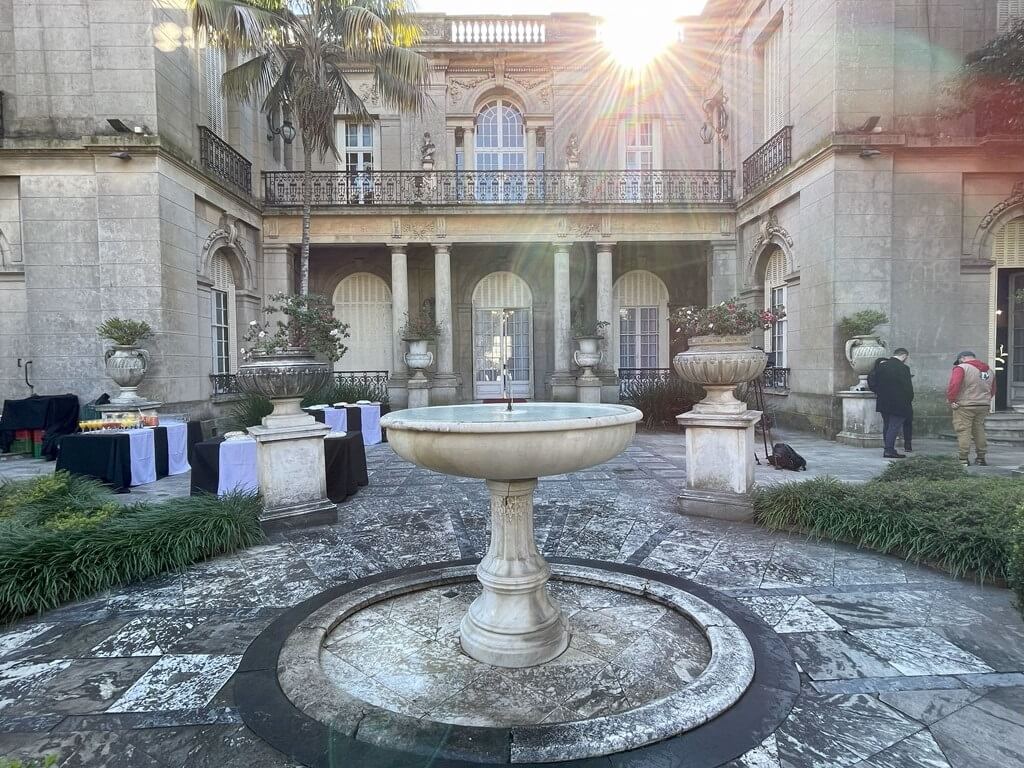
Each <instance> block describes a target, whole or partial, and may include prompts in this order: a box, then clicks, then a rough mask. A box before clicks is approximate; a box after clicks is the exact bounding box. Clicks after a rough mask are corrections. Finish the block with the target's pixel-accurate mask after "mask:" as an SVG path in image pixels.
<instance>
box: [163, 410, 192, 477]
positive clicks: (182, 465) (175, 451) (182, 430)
mask: <svg viewBox="0 0 1024 768" xmlns="http://www.w3.org/2000/svg"><path fill="white" fill-rule="evenodd" d="M160 426H161V427H165V428H166V429H167V474H168V475H183V474H185V473H186V472H188V471H189V470H190V469H191V467H190V466H189V465H188V441H187V438H188V426H187V425H186V424H185V423H184V422H181V421H169V422H167V423H165V424H161V425H160Z"/></svg>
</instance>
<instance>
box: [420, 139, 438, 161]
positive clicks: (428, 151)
mask: <svg viewBox="0 0 1024 768" xmlns="http://www.w3.org/2000/svg"><path fill="white" fill-rule="evenodd" d="M436 150H437V147H435V146H434V142H432V141H431V140H430V131H427V132H426V133H424V134H423V143H422V144H421V145H420V161H421V162H422V163H423V165H424V166H426V165H428V164H429V165H433V164H434V152H435V151H436Z"/></svg>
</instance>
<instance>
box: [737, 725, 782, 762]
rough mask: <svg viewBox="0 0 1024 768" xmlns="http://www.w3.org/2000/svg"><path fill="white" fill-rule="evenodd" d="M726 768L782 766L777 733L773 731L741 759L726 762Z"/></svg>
mask: <svg viewBox="0 0 1024 768" xmlns="http://www.w3.org/2000/svg"><path fill="white" fill-rule="evenodd" d="M724 768H781V764H780V763H779V745H778V744H777V743H776V741H775V734H774V733H773V734H772V735H771V736H769V737H768V738H767V739H765V740H764V741H762V742H761V743H760V744H759V745H758V746H756V747H755V748H754V749H752V750H750V751H749V752H747V753H746V754H745V755H743V756H742V757H740V758H739V759H737V760H733V761H732V762H731V763H726V764H725V767H724Z"/></svg>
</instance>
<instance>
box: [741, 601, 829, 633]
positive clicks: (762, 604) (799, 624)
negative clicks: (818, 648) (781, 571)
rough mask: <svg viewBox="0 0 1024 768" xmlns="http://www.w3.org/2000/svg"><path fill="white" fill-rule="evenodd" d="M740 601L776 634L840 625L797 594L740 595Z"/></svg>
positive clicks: (823, 629) (826, 630)
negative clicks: (741, 596)
mask: <svg viewBox="0 0 1024 768" xmlns="http://www.w3.org/2000/svg"><path fill="white" fill-rule="evenodd" d="M740 602H741V603H743V604H744V605H746V606H747V607H748V608H750V609H751V610H753V611H754V613H756V614H757V615H758V616H759V617H760V618H761V619H762V620H763V621H764V622H765V623H767V624H768V625H769V626H770V627H771V628H772V629H774V630H775V631H776V632H778V633H779V634H788V633H792V632H841V631H842V629H843V627H842V625H841V624H839V623H838V622H837V621H835V619H833V618H832V617H831V616H829V615H828V614H827V613H825V612H824V611H823V610H821V609H820V608H818V606H816V605H815V604H814V603H812V602H811V601H810V600H808V599H807V598H806V597H803V596H801V595H786V596H783V595H779V596H775V595H768V596H766V597H743V598H740Z"/></svg>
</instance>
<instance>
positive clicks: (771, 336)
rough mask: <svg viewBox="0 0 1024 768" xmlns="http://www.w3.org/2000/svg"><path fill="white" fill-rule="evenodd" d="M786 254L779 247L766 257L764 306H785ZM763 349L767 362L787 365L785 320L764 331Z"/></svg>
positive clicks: (774, 364) (787, 347)
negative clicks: (766, 354) (766, 355)
mask: <svg viewBox="0 0 1024 768" xmlns="http://www.w3.org/2000/svg"><path fill="white" fill-rule="evenodd" d="M785 275H786V255H785V254H784V253H783V252H782V250H781V249H778V248H776V249H775V252H774V253H772V255H771V256H770V257H769V258H768V263H767V264H766V265H765V269H764V308H765V309H772V308H773V307H784V306H786V281H785V280H784V279H783V278H784V277H785ZM764 350H765V352H767V353H768V363H769V365H773V366H775V367H776V368H785V367H786V366H787V362H786V359H787V356H788V352H789V343H788V340H787V338H786V321H785V320H784V319H783V320H780V321H779V322H777V323H776V324H775V325H774V326H772V328H771V329H770V330H767V331H765V332H764Z"/></svg>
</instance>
